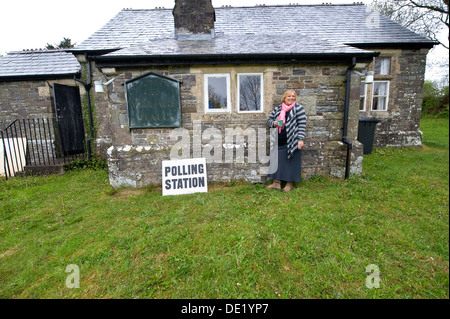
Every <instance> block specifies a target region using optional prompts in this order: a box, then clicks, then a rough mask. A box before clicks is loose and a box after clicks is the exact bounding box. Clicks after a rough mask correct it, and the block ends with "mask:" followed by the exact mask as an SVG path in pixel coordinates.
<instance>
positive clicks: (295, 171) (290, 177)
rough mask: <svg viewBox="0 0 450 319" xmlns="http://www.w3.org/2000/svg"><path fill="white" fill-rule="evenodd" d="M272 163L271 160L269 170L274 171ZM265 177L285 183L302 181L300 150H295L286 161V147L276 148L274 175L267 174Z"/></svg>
mask: <svg viewBox="0 0 450 319" xmlns="http://www.w3.org/2000/svg"><path fill="white" fill-rule="evenodd" d="M274 162H276V161H273V160H272V159H271V163H270V166H269V167H271V168H272V169H271V168H269V169H270V170H271V171H274V170H275V168H274V166H273V165H274ZM267 177H269V178H271V179H277V180H280V181H285V182H301V181H302V150H296V151H295V152H294V154H293V156H292V157H291V158H290V159H288V153H287V145H283V146H278V166H277V170H276V172H275V173H271V174H270V173H269V174H268V175H267Z"/></svg>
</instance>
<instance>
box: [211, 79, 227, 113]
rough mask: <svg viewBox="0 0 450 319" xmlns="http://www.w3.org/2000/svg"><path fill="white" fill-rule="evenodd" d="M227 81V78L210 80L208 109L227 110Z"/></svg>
mask: <svg viewBox="0 0 450 319" xmlns="http://www.w3.org/2000/svg"><path fill="white" fill-rule="evenodd" d="M227 102H228V101H227V79H226V77H209V78H208V103H209V104H208V108H209V109H210V110H214V109H226V108H227Z"/></svg>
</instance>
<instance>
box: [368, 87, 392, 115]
mask: <svg viewBox="0 0 450 319" xmlns="http://www.w3.org/2000/svg"><path fill="white" fill-rule="evenodd" d="M388 90H389V82H374V83H373V103H372V110H374V111H386V110H387V101H388Z"/></svg>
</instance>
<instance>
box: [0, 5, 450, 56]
mask: <svg viewBox="0 0 450 319" xmlns="http://www.w3.org/2000/svg"><path fill="white" fill-rule="evenodd" d="M290 1H291V0H245V1H243V0H228V1H224V0H212V3H213V6H214V7H221V6H222V5H231V6H254V5H257V4H266V5H276V4H278V5H282V4H289V3H291V2H293V3H299V4H322V3H324V2H328V3H339V4H342V3H347V4H348V3H353V2H356V1H352V0H305V1H294V0H292V1H291V2H290ZM358 2H364V3H366V4H370V3H371V2H372V0H359V1H358ZM174 3H175V2H174V0H127V1H123V0H76V1H62V0H39V1H38V0H1V3H0V55H5V54H6V53H7V52H11V51H22V50H24V49H40V48H45V46H46V45H47V43H50V44H58V43H59V42H60V41H61V40H63V38H70V39H71V40H72V43H78V44H79V43H81V42H83V41H84V40H85V39H87V38H88V37H89V36H90V35H91V34H92V33H94V32H95V31H97V30H98V29H100V28H101V27H102V26H103V25H105V24H106V23H107V22H108V21H109V20H110V19H111V18H113V17H114V16H115V15H116V14H117V13H118V12H119V11H120V10H122V9H123V8H132V9H154V8H155V7H165V8H173V6H174ZM244 3H245V4H244ZM447 53H448V51H447Z"/></svg>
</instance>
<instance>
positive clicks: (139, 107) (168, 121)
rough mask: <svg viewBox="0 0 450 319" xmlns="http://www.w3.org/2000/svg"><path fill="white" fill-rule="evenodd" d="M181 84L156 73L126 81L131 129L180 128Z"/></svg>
mask: <svg viewBox="0 0 450 319" xmlns="http://www.w3.org/2000/svg"><path fill="white" fill-rule="evenodd" d="M180 83H181V82H180V81H178V80H175V79H172V78H169V77H166V76H163V75H160V74H157V73H153V72H150V73H146V74H144V75H142V76H139V77H137V78H134V79H131V80H129V81H126V82H125V92H126V98H127V106H128V119H129V124H130V129H133V128H162V127H168V128H170V127H180V126H181V103H180Z"/></svg>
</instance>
